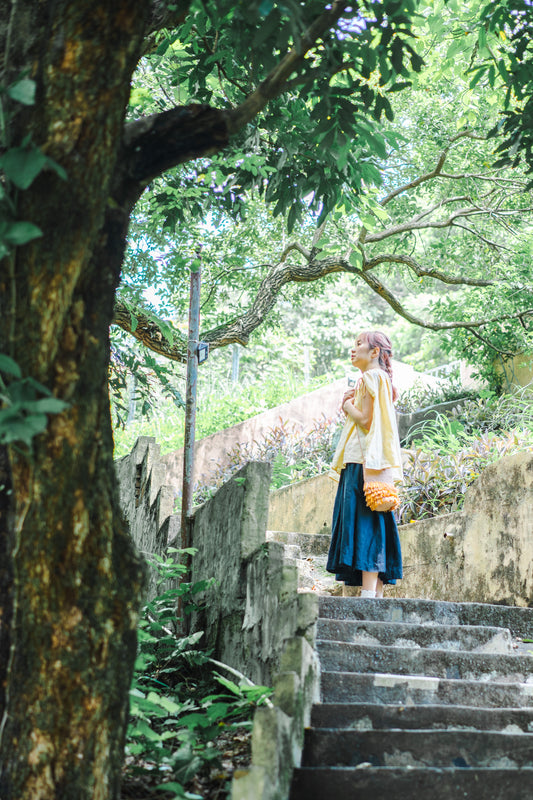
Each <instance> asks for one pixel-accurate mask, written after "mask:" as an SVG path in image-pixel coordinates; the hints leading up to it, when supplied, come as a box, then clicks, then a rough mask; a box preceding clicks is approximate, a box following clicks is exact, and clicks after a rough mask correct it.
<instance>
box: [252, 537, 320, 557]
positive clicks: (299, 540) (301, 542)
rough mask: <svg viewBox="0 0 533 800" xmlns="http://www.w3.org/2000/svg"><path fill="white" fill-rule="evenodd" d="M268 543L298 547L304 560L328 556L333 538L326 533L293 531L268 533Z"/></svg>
mask: <svg viewBox="0 0 533 800" xmlns="http://www.w3.org/2000/svg"><path fill="white" fill-rule="evenodd" d="M266 538H267V541H274V542H281V543H282V544H285V545H297V546H298V547H299V548H300V552H301V555H302V557H303V558H306V557H307V556H321V555H327V553H328V551H329V543H330V541H331V536H329V535H326V534H324V533H294V532H291V531H267V532H266Z"/></svg>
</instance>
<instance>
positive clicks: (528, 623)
mask: <svg viewBox="0 0 533 800" xmlns="http://www.w3.org/2000/svg"><path fill="white" fill-rule="evenodd" d="M319 608H320V617H322V618H327V619H341V620H344V619H347V620H374V621H379V620H382V621H390V622H410V623H415V624H418V625H420V624H426V623H430V624H432V623H433V624H436V625H491V626H493V627H496V628H508V629H509V630H510V631H511V633H512V634H513V635H514V636H523V637H525V638H528V639H533V635H532V632H533V612H532V610H531V609H530V608H519V607H516V606H503V605H502V606H500V605H491V604H489V603H455V602H454V603H452V602H448V601H445V600H439V601H435V600H427V599H424V600H416V599H412V598H399V597H396V598H386V599H384V600H377V601H376V600H374V599H360V598H353V597H339V598H336V597H321V598H320V600H319ZM532 649H533V645H532Z"/></svg>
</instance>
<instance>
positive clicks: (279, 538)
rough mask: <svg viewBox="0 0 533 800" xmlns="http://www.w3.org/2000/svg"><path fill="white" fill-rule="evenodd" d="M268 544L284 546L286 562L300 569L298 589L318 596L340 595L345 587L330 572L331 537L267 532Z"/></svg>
mask: <svg viewBox="0 0 533 800" xmlns="http://www.w3.org/2000/svg"><path fill="white" fill-rule="evenodd" d="M266 538H267V541H274V542H281V543H282V544H283V545H284V547H285V561H286V562H287V563H289V564H294V565H296V567H297V568H298V585H299V588H300V589H301V590H308V589H311V590H312V591H314V592H317V593H318V594H338V593H340V591H341V590H342V584H339V583H337V581H336V580H335V576H334V575H331V574H330V573H329V572H326V562H327V560H328V550H329V543H330V539H331V537H330V535H329V534H323V533H316V534H313V533H290V532H287V531H267V533H266Z"/></svg>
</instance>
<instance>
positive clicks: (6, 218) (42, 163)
mask: <svg viewBox="0 0 533 800" xmlns="http://www.w3.org/2000/svg"><path fill="white" fill-rule="evenodd" d="M35 88H36V84H35V81H33V80H31V78H26V77H20V78H19V79H17V80H16V81H14V82H13V83H12V84H10V85H9V86H2V85H1V84H0V150H1V152H2V155H1V156H0V172H1V174H2V176H3V181H2V183H1V184H0V260H1V259H2V258H4V257H5V256H7V255H9V254H10V253H11V252H12V251H13V248H15V247H21V246H22V245H24V244H27V243H28V242H31V241H33V240H34V239H37V238H39V237H40V236H42V231H41V230H40V228H38V227H37V225H34V223H33V222H30V221H28V220H23V219H20V218H19V215H18V209H17V197H18V194H19V192H21V191H25V190H26V189H29V187H30V186H31V185H32V183H33V182H34V180H35V179H36V178H37V176H38V175H40V174H41V173H42V172H43V170H46V169H52V170H53V171H54V172H56V173H57V174H58V175H59V176H60V177H61V178H63V179H66V173H65V171H64V170H63V169H62V167H60V166H59V164H57V163H56V162H55V161H54V160H53V159H51V158H49V156H47V155H45V153H43V151H42V150H41V148H39V147H37V146H36V145H35V144H34V143H33V142H32V140H31V136H27V137H25V139H24V141H23V142H22V144H21V145H19V146H16V147H13V146H10V142H9V134H8V126H9V121H10V119H11V117H12V116H14V114H15V113H16V108H17V107H20V106H33V105H34V104H35Z"/></svg>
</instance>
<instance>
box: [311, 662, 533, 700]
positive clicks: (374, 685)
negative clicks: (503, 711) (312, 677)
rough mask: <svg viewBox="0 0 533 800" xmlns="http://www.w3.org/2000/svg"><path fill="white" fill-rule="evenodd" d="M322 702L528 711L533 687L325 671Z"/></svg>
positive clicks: (493, 682) (532, 696)
mask: <svg viewBox="0 0 533 800" xmlns="http://www.w3.org/2000/svg"><path fill="white" fill-rule="evenodd" d="M321 689H322V702H324V703H343V702H346V703H382V704H385V705H390V704H400V705H409V706H413V705H453V706H477V707H479V706H480V707H485V708H500V707H501V708H504V707H509V708H527V707H531V706H532V705H533V684H532V683H516V682H511V683H509V682H503V681H480V680H454V679H452V680H450V679H446V678H438V677H428V676H426V675H396V674H384V673H377V674H372V673H368V672H367V673H358V672H331V671H327V670H323V671H322V675H321Z"/></svg>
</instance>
